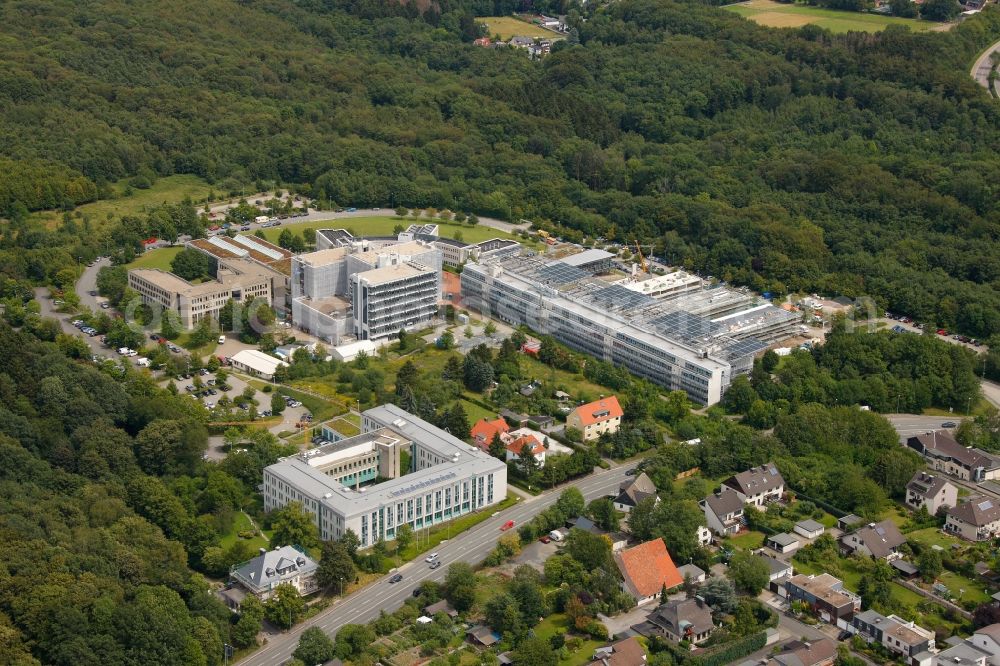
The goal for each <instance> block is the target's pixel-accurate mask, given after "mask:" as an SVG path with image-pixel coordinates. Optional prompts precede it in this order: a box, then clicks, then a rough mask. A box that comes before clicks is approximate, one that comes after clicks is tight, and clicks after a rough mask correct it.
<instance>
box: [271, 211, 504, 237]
mask: <svg viewBox="0 0 1000 666" xmlns="http://www.w3.org/2000/svg"><path fill="white" fill-rule="evenodd" d="M415 222H416V223H421V224H422V223H428V222H431V220H429V219H427V218H423V217H421V218H417V219H414V218H412V217H396V216H395V215H393V216H385V217H374V216H371V217H350V218H341V219H336V220H321V221H318V222H301V223H294V222H293V223H289V222H286V223H284V224H282V226H280V227H271V228H270V229H264V236H265V237H266V238H267V240H269V241H271V242H277V241H278V236H280V235H281V231H282V229H285V228H288V229H291V230H292V231H293V232H297V233H302V230H303V229H347V230H349V231H350V232H351V233H352V234H354V235H355V236H392V235H393V229H394V228H395V227H396V226H397V225H402V226H404V227H406V226H408V225H410V224H413V223H415ZM433 222H434V224H437V225H438V226H439V227H440V230H441V235H442V236H443V237H445V238H455V237H456V234H461V236H462V240H465V241H468V242H470V243H478V242H480V241H484V240H489V239H491V238H514V237H513V236H511V235H510V234H508V233H504V232H503V231H499V230H497V229H493V228H492V227H481V226H478V225H477V226H469V225H467V224H456V223H454V222H442V221H441V220H434V221H433Z"/></svg>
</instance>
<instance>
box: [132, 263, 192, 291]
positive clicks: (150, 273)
mask: <svg viewBox="0 0 1000 666" xmlns="http://www.w3.org/2000/svg"><path fill="white" fill-rule="evenodd" d="M129 274H130V275H134V276H136V277H137V278H141V279H143V280H146V281H147V282H152V283H153V284H155V285H156V286H158V287H160V288H161V289H165V290H166V291H176V292H179V293H186V292H187V291H188V290H189V289H191V288H192V287H194V286H195V285H193V284H191V283H190V282H188V281H187V280H185V279H183V278H180V277H177V276H176V275H174V274H173V273H168V272H167V271H161V270H160V269H159V268H133V269H132V270H130V271H129Z"/></svg>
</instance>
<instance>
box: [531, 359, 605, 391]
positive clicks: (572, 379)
mask: <svg viewBox="0 0 1000 666" xmlns="http://www.w3.org/2000/svg"><path fill="white" fill-rule="evenodd" d="M519 358H520V361H521V374H522V375H523V376H524V378H525V380H529V379H538V380H540V381H543V382H545V383H546V389H552V390H555V389H560V390H563V391H566V392H567V393H569V394H570V395H571V396H573V399H574V400H585V401H591V400H597V399H598V398H599V397H600V396H601V394H604V395H612V394H614V391H612V390H611V389H609V388H608V387H606V386H601V385H600V384H595V383H593V382H591V381H589V380H587V379H585V378H584V376H583V374H573V373H571V372H566V371H565V370H557V369H555V368H553V367H551V366H548V365H545V364H544V363H542V362H541V361H539V360H538V359H536V358H534V357H533V356H529V355H528V354H521V355H520V357H519Z"/></svg>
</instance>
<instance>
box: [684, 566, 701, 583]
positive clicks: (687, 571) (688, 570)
mask: <svg viewBox="0 0 1000 666" xmlns="http://www.w3.org/2000/svg"><path fill="white" fill-rule="evenodd" d="M677 572H678V573H680V575H681V579H682V580H688V579H689V578H690V580H691V582H692V583H695V584H698V583H704V582H705V570H704V569H702V568H701V567H699V566H696V565H694V564H684V565H682V566H679V567H677Z"/></svg>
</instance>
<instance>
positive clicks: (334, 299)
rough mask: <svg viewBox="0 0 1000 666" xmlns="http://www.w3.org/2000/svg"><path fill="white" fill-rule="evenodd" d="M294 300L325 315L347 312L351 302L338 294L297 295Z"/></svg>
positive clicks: (349, 309) (350, 307) (349, 310)
mask: <svg viewBox="0 0 1000 666" xmlns="http://www.w3.org/2000/svg"><path fill="white" fill-rule="evenodd" d="M295 300H296V302H298V303H300V304H301V305H303V306H304V307H307V308H309V309H310V310H315V311H316V312H319V313H321V314H325V315H327V316H331V315H335V314H348V313H349V312H351V309H352V306H351V302H350V301H348V300H347V299H346V298H341V297H340V296H324V297H323V298H307V297H305V296H299V297H298V298H296V299H295Z"/></svg>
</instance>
